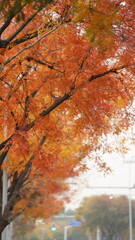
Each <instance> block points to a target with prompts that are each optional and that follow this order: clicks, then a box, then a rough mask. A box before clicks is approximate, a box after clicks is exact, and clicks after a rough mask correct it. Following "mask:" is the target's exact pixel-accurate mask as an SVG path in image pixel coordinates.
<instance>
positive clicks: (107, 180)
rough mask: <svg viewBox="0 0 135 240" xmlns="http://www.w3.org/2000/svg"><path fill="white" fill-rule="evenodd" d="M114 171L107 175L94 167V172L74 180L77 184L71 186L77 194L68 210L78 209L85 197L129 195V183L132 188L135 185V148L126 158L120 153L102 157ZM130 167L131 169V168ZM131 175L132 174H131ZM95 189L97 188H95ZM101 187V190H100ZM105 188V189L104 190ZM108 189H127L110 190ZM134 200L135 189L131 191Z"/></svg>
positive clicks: (107, 154) (88, 172)
mask: <svg viewBox="0 0 135 240" xmlns="http://www.w3.org/2000/svg"><path fill="white" fill-rule="evenodd" d="M102 158H103V159H104V160H105V161H106V162H107V163H108V165H109V166H110V167H111V169H112V173H110V174H109V175H105V176H104V174H103V173H101V172H97V170H96V169H95V168H94V167H93V169H92V170H89V171H87V172H86V173H83V174H82V175H81V176H80V177H79V178H78V179H77V180H73V182H75V184H71V185H72V188H74V189H75V190H76V193H75V194H74V195H72V200H71V202H70V204H68V205H67V207H68V208H76V207H78V206H79V204H80V202H81V201H82V200H83V198H84V197H87V196H91V195H98V194H99V195H101V194H109V195H128V194H129V189H128V188H129V182H130V187H133V186H134V184H135V146H132V148H131V150H130V151H128V152H127V154H125V155H124V156H122V155H121V154H120V153H119V154H118V153H112V154H109V153H106V154H104V155H103V157H102ZM124 161H134V163H130V164H128V163H124ZM129 166H130V167H129ZM129 173H130V174H129ZM129 176H130V181H129ZM94 187H95V188H94ZM100 187H101V188H100ZM102 187H105V188H102ZM106 187H127V188H126V189H124V188H116V189H115V188H110V189H107V188H106ZM131 194H132V198H135V188H134V189H132V190H131Z"/></svg>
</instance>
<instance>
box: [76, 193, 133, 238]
mask: <svg viewBox="0 0 135 240" xmlns="http://www.w3.org/2000/svg"><path fill="white" fill-rule="evenodd" d="M132 207H133V225H135V201H134V200H133V201H132ZM76 217H77V218H78V219H85V221H84V223H83V226H82V227H83V229H84V230H85V231H86V230H88V231H89V232H90V233H95V234H96V232H97V229H99V230H100V234H101V239H106V240H112V239H117V238H118V237H119V238H120V239H126V236H128V225H129V207H128V198H127V197H125V196H119V197H113V198H110V197H109V196H108V195H102V196H92V197H89V198H85V199H84V201H83V202H82V204H81V206H80V207H79V208H78V209H77V213H76Z"/></svg>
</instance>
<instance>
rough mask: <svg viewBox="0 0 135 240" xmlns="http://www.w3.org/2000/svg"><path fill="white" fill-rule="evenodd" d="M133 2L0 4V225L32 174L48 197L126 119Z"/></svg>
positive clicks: (26, 196)
mask: <svg viewBox="0 0 135 240" xmlns="http://www.w3.org/2000/svg"><path fill="white" fill-rule="evenodd" d="M134 7H135V5H134V1H132V0H130V1H129V0H126V1H124V2H122V1H118V0H113V1H109V0H102V1H99V0H94V1H91V0H89V1H82V0H76V1H73V0H68V1H66V0H56V1H53V0H46V1H44V0H39V1H33V0H15V1H13V0H6V1H1V2H0V10H1V17H0V23H1V27H0V35H1V39H0V53H1V55H0V63H1V65H0V82H1V93H0V102H1V108H0V124H1V129H0V139H1V144H0V150H1V155H0V166H1V169H0V232H2V231H3V230H4V228H5V227H6V226H7V225H8V224H9V223H10V222H11V221H12V220H13V219H14V218H15V217H16V215H17V214H18V212H17V211H19V210H16V209H18V204H19V201H20V200H21V201H25V203H26V202H27V204H26V205H28V206H29V200H30V199H32V198H31V196H32V194H34V192H33V193H32V194H30V193H31V191H33V190H32V181H34V185H37V186H38V187H39V189H40V194H39V196H43V195H42V194H41V192H42V189H43V185H42V184H41V185H40V181H42V179H44V180H43V181H42V182H43V183H44V184H45V185H44V187H45V188H46V189H47V190H46V193H45V192H44V191H43V192H44V194H45V196H50V198H51V199H52V204H53V196H54V195H53V194H55V198H54V199H56V195H57V193H60V192H62V191H64V190H65V189H66V186H65V185H64V180H65V179H66V178H68V177H73V176H75V175H76V174H78V173H79V171H81V170H83V169H84V168H85V166H84V165H83V164H82V162H81V160H82V159H83V158H84V157H85V156H86V154H87V153H88V152H90V151H91V150H96V148H97V146H98V148H100V145H98V139H99V137H100V136H101V135H102V134H108V133H109V132H113V133H117V134H118V133H119V132H120V131H121V130H122V129H126V128H128V126H129V124H131V123H132V122H133V116H132V114H131V113H130V112H129V111H128V109H129V108H130V107H131V106H132V102H133V97H134V78H133V74H134V51H133V50H134V48H133V46H134V37H133V34H132V33H133V32H134V29H133V28H134V25H133V18H134ZM7 156H8V159H7ZM102 166H103V167H104V165H102ZM5 170H6V172H7V174H8V177H9V179H10V186H9V189H8V200H7V203H6V205H5V207H4V209H3V211H2V186H3V171H5ZM33 179H34V180H33ZM36 179H37V182H36ZM27 186H28V188H27ZM40 187H41V188H40ZM27 189H29V191H28V190H27ZM43 192H42V193H43ZM37 195H38V194H37ZM37 199H38V198H37ZM37 201H39V200H37ZM58 202H59V201H58ZM58 205H59V204H58ZM19 208H20V207H19ZM48 213H49V211H48ZM48 213H47V209H46V215H47V216H48Z"/></svg>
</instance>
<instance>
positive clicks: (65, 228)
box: [64, 225, 72, 240]
mask: <svg viewBox="0 0 135 240" xmlns="http://www.w3.org/2000/svg"><path fill="white" fill-rule="evenodd" d="M71 227H72V226H69V225H68V226H65V227H64V240H67V232H68V229H69V228H71Z"/></svg>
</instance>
